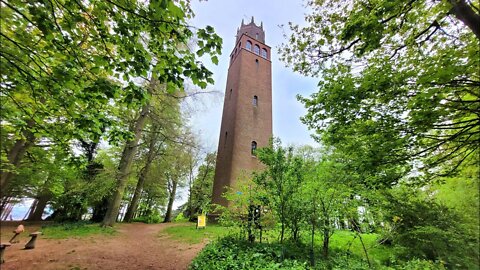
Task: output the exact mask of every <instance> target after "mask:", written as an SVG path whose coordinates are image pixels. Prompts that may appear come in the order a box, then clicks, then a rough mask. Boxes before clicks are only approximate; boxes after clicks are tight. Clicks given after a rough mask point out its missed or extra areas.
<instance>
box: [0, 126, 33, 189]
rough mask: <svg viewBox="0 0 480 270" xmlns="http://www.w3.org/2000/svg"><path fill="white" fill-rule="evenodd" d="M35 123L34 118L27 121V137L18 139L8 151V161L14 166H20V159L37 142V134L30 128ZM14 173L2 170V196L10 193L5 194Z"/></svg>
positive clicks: (0, 173)
mask: <svg viewBox="0 0 480 270" xmlns="http://www.w3.org/2000/svg"><path fill="white" fill-rule="evenodd" d="M34 124H35V122H34V121H33V120H28V121H27V127H26V129H25V130H24V131H23V135H24V136H25V139H23V138H22V139H18V140H17V141H16V142H15V144H14V145H13V147H12V148H11V149H10V151H9V152H8V155H7V158H8V162H9V163H10V164H11V165H13V167H14V168H18V166H19V165H20V161H21V160H22V158H23V156H24V155H25V153H26V152H27V149H28V148H29V147H30V146H32V145H33V144H34V143H35V135H34V134H33V132H31V131H30V130H29V129H30V128H32V127H33V126H34ZM14 175H15V174H14V173H13V172H11V171H1V172H0V190H1V192H2V196H7V195H8V194H5V192H6V189H7V188H8V185H9V184H10V181H11V180H12V178H13V176H14Z"/></svg>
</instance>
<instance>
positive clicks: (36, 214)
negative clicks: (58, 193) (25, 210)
mask: <svg viewBox="0 0 480 270" xmlns="http://www.w3.org/2000/svg"><path fill="white" fill-rule="evenodd" d="M50 198H51V196H50V194H41V195H40V196H39V197H38V198H37V200H36V204H35V208H34V209H33V210H32V211H31V212H30V214H29V215H28V218H27V220H28V221H41V220H42V216H43V211H44V210H45V207H47V203H48V201H49V200H50Z"/></svg>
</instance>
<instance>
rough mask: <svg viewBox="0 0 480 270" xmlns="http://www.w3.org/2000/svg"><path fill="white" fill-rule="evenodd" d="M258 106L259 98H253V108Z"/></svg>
mask: <svg viewBox="0 0 480 270" xmlns="http://www.w3.org/2000/svg"><path fill="white" fill-rule="evenodd" d="M257 105H258V97H257V96H253V106H255V107H257Z"/></svg>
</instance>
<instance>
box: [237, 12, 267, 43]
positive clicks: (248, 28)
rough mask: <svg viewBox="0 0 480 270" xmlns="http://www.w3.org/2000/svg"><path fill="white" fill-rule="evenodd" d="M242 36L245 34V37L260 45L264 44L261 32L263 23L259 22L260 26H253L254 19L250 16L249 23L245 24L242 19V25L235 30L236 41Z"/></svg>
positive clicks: (263, 33)
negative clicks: (258, 42) (254, 40)
mask: <svg viewBox="0 0 480 270" xmlns="http://www.w3.org/2000/svg"><path fill="white" fill-rule="evenodd" d="M242 34H246V35H247V36H249V37H251V38H253V39H256V40H258V41H260V42H262V43H265V31H264V30H263V22H260V26H258V25H256V24H255V19H254V18H253V16H252V20H251V21H250V23H248V24H245V22H244V21H243V19H242V24H241V25H240V28H239V29H238V30H237V40H236V42H238V40H239V39H240V37H241V36H242Z"/></svg>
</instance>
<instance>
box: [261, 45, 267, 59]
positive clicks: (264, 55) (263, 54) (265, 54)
mask: <svg viewBox="0 0 480 270" xmlns="http://www.w3.org/2000/svg"><path fill="white" fill-rule="evenodd" d="M262 57H263V58H265V59H267V50H266V49H264V48H263V49H262Z"/></svg>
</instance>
